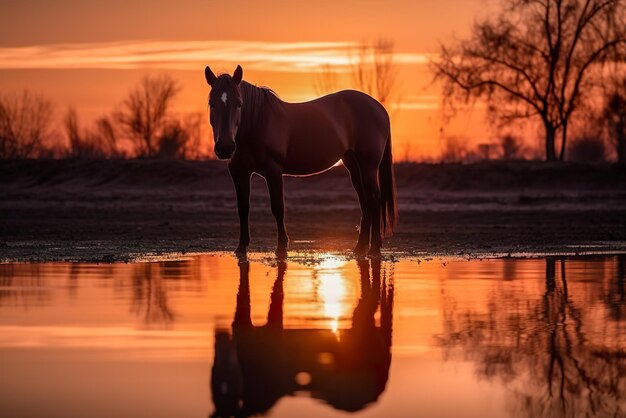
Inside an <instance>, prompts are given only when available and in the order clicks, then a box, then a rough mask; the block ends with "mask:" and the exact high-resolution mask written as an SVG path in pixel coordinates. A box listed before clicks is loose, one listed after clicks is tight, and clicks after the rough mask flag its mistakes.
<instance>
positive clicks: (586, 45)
mask: <svg viewBox="0 0 626 418" xmlns="http://www.w3.org/2000/svg"><path fill="white" fill-rule="evenodd" d="M503 1H504V8H503V10H502V12H501V13H500V14H498V15H497V16H496V17H495V18H491V19H484V20H482V21H478V22H477V23H476V24H475V26H474V28H473V30H472V34H471V36H470V38H469V39H466V40H463V41H461V42H459V43H457V44H456V45H452V46H443V47H442V49H441V55H440V57H439V58H438V59H437V60H435V61H434V62H433V63H432V68H433V70H434V72H435V75H436V79H438V80H440V81H442V82H443V95H444V98H445V100H446V102H447V104H448V105H452V106H454V102H458V101H461V102H463V103H466V104H467V103H473V102H475V101H476V100H485V101H486V102H487V103H488V105H489V107H488V109H489V112H490V114H491V115H492V116H494V117H495V118H497V119H498V120H499V121H500V122H502V123H509V122H512V121H515V120H517V119H521V118H530V117H538V118H539V119H540V120H541V122H542V124H543V127H544V128H545V153H546V159H547V160H549V161H554V160H556V159H557V158H558V159H563V156H564V153H565V146H566V142H567V128H568V123H569V121H570V119H571V116H572V113H573V112H574V111H575V110H576V109H577V107H578V105H579V104H580V102H581V101H582V100H583V99H584V98H585V96H586V93H587V92H588V91H589V86H590V83H591V80H592V77H590V73H592V72H593V71H592V70H593V69H594V67H595V68H597V66H595V64H600V63H603V62H606V61H607V60H608V59H611V57H612V53H614V52H615V51H617V50H618V49H619V48H622V47H623V46H624V43H625V42H626V37H625V25H624V18H625V17H626V13H625V10H624V1H623V0H503ZM559 135H560V138H561V148H560V152H558V153H557V149H556V143H555V142H556V138H557V136H559Z"/></svg>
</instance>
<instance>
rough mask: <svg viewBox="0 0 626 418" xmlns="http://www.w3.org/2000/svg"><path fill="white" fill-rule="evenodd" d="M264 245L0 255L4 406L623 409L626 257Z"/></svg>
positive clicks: (8, 411) (101, 412) (612, 412)
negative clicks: (372, 256)
mask: <svg viewBox="0 0 626 418" xmlns="http://www.w3.org/2000/svg"><path fill="white" fill-rule="evenodd" d="M251 257H252V258H251V261H249V262H243V263H238V260H237V259H235V258H233V257H230V256H227V255H214V254H210V255H202V256H198V257H190V258H188V259H185V260H179V261H166V262H153V263H128V264H125V263H113V264H104V265H96V264H81V263H47V264H4V265H0V370H1V374H0V376H2V378H1V379H0V405H2V408H1V409H0V410H1V411H2V412H1V413H0V415H2V416H11V417H20V416H47V417H63V418H68V417H84V416H89V417H94V418H95V417H110V416H115V417H121V418H123V417H135V416H151V417H171V416H205V417H206V416H210V415H214V416H215V417H220V416H233V415H235V416H248V415H268V416H273V417H293V416H302V417H305V416H309V417H318V416H338V417H341V416H345V415H346V411H358V414H359V416H361V417H364V418H365V417H380V416H393V417H395V416H398V417H404V416H411V415H416V414H419V415H420V416H428V417H430V416H440V417H459V416H463V417H467V416H473V417H477V418H478V417H486V416H489V417H492V416H493V417H507V416H557V417H559V416H561V417H569V416H598V417H604V416H626V399H625V395H624V394H625V393H626V382H625V379H626V377H625V376H626V364H625V362H626V352H625V351H626V291H625V290H626V289H625V287H626V285H625V281H626V257H624V256H619V257H618V256H609V257H584V258H560V257H549V258H544V259H500V260H484V261H478V260H472V261H465V260H446V261H442V260H432V261H428V262H425V261H422V262H421V263H418V262H415V261H410V260H400V261H397V262H393V263H392V262H383V263H382V265H381V263H380V262H379V261H377V260H372V261H367V260H361V261H353V260H345V259H342V258H337V257H332V256H325V255H320V256H319V257H318V258H316V259H315V260H313V261H310V260H309V259H307V260H306V263H302V262H301V263H299V262H296V261H294V260H288V261H287V264H278V265H268V263H267V259H266V258H265V257H264V256H263V255H252V256H251ZM392 313H393V315H392ZM392 325H393V344H392ZM392 353H393V361H392V360H391V359H392ZM209 382H210V384H209ZM209 398H211V399H210V400H208V399H209ZM34 400H36V402H34ZM416 411H417V412H416Z"/></svg>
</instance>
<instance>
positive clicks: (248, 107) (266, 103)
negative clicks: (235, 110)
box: [237, 81, 280, 142]
mask: <svg viewBox="0 0 626 418" xmlns="http://www.w3.org/2000/svg"><path fill="white" fill-rule="evenodd" d="M241 93H242V96H243V104H242V108H241V124H240V126H239V131H238V132H237V141H238V142H239V141H241V140H243V141H245V140H246V139H247V138H248V137H250V136H252V135H254V134H256V133H258V131H259V129H260V124H261V123H262V122H263V121H264V120H265V119H266V113H267V112H268V111H270V110H271V107H272V106H275V105H276V104H277V103H280V100H279V99H278V98H277V97H275V96H273V95H272V93H270V92H268V91H265V90H264V89H262V88H260V87H256V86H254V85H252V84H250V83H247V82H246V81H242V82H241ZM270 95H271V96H270Z"/></svg>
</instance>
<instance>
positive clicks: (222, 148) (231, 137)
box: [204, 65, 243, 160]
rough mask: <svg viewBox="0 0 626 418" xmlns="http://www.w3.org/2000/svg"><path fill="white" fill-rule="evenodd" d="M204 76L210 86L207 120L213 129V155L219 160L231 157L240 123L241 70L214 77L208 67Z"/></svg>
mask: <svg viewBox="0 0 626 418" xmlns="http://www.w3.org/2000/svg"><path fill="white" fill-rule="evenodd" d="M204 76H205V78H206V81H207V83H209V86H211V91H210V92H209V120H210V122H211V127H212V128H213V140H214V142H215V145H214V150H215V155H216V156H217V158H219V159H220V160H227V159H229V158H231V157H232V156H233V154H234V153H235V150H236V148H237V144H236V143H235V137H236V136H237V130H238V129H239V124H240V123H241V105H242V104H243V99H242V95H241V90H240V89H239V84H240V83H241V80H242V78H243V69H242V68H241V66H240V65H238V66H237V69H235V72H234V73H233V75H232V76H231V75H230V74H221V75H220V76H216V75H215V74H214V73H213V71H211V68H209V67H208V66H207V67H206V68H205V69H204Z"/></svg>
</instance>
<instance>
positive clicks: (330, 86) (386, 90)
mask: <svg viewBox="0 0 626 418" xmlns="http://www.w3.org/2000/svg"><path fill="white" fill-rule="evenodd" d="M348 54H349V55H350V61H351V66H350V78H351V86H352V87H353V88H355V89H357V90H360V91H362V92H364V93H367V94H369V95H370V96H372V97H374V98H375V99H376V100H378V101H379V102H380V103H382V104H383V105H385V106H386V105H388V104H389V101H390V99H391V96H392V95H393V93H394V90H395V88H396V85H397V65H396V62H395V47H394V42H393V41H392V40H391V39H387V38H378V39H377V40H376V41H375V42H374V43H372V44H367V43H362V44H360V45H358V46H357V47H356V48H354V49H352V50H350V51H348ZM339 87H340V83H339V79H338V74H337V72H336V71H335V69H333V67H332V66H331V65H330V64H324V65H322V66H321V68H320V71H319V72H318V74H317V77H316V78H315V80H314V81H313V88H314V90H315V92H316V93H317V94H320V95H322V94H328V93H332V92H334V91H337V90H338V89H339Z"/></svg>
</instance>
